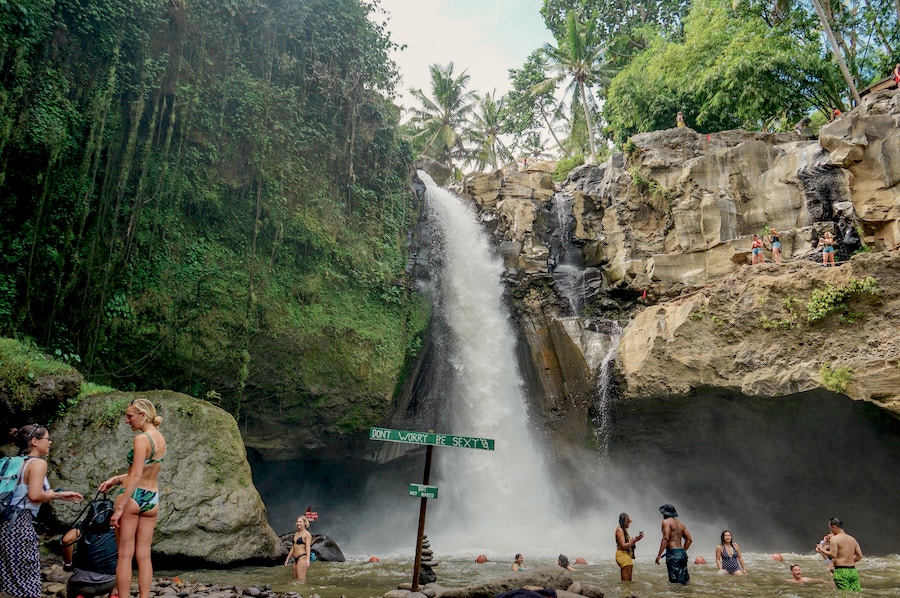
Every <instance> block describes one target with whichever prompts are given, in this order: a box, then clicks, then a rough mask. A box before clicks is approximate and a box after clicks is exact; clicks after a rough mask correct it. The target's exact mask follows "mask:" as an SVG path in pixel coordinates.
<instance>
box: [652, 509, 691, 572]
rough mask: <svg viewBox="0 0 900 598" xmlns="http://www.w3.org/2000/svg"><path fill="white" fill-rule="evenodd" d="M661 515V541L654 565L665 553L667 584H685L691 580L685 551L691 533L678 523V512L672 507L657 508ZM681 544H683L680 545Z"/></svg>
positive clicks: (689, 542)
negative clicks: (667, 574)
mask: <svg viewBox="0 0 900 598" xmlns="http://www.w3.org/2000/svg"><path fill="white" fill-rule="evenodd" d="M659 512H660V513H662V516H663V522H662V541H661V542H660V543H659V554H657V555H656V564H657V565H658V564H659V559H660V558H661V557H662V555H663V553H664V552H665V553H666V569H667V570H668V572H669V583H680V584H682V585H685V584H687V582H689V581H690V580H691V576H690V575H689V574H688V569H687V562H688V561H687V549H688V548H689V547H690V545H691V542H692V541H693V540H692V539H691V533H690V532H689V531H688V530H687V528H686V527H684V524H683V523H681V522H680V521H678V519H676V517H678V511H676V510H675V507H673V506H672V505H663V506H661V507H660V508H659ZM682 543H683V544H682Z"/></svg>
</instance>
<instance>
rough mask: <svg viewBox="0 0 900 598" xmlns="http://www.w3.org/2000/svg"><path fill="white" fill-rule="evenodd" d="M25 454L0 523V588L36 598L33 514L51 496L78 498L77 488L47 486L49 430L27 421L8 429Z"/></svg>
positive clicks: (6, 592) (38, 579) (37, 563)
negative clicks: (4, 518)
mask: <svg viewBox="0 0 900 598" xmlns="http://www.w3.org/2000/svg"><path fill="white" fill-rule="evenodd" d="M10 435H11V436H12V437H13V438H14V439H15V443H16V446H18V447H19V455H20V456H23V457H25V463H23V464H22V469H21V472H20V473H19V481H18V483H17V485H16V487H15V490H13V493H12V496H11V497H10V502H9V504H10V508H11V509H12V512H13V513H12V516H11V517H10V519H9V520H7V521H4V522H3V523H0V592H3V593H4V595H9V596H15V598H37V597H38V596H40V595H41V594H42V593H43V589H42V588H41V555H40V551H39V545H40V542H39V540H38V536H37V532H36V531H35V530H34V518H35V517H36V516H37V513H38V510H39V509H40V508H41V505H42V504H43V503H45V502H50V501H51V500H57V499H59V500H68V501H69V502H78V501H79V500H81V499H82V496H81V495H80V494H78V493H77V492H70V491H63V490H61V491H56V490H51V489H50V483H49V482H48V481H47V462H46V461H45V460H44V459H42V458H41V457H46V456H47V455H49V454H50V432H49V431H48V430H47V428H45V427H44V426H41V425H39V424H31V425H28V426H23V427H21V428H18V429H13V430H10Z"/></svg>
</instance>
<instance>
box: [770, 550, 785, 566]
mask: <svg viewBox="0 0 900 598" xmlns="http://www.w3.org/2000/svg"><path fill="white" fill-rule="evenodd" d="M772 560H773V561H780V562H782V563H783V562H784V557H783V556H781V555H780V554H778V553H777V552H776V553H775V554H773V555H772Z"/></svg>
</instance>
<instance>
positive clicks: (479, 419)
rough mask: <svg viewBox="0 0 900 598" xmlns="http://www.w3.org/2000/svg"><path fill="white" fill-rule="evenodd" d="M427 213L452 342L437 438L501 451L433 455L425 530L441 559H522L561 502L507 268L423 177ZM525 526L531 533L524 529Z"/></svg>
mask: <svg viewBox="0 0 900 598" xmlns="http://www.w3.org/2000/svg"><path fill="white" fill-rule="evenodd" d="M419 176H420V178H421V179H422V180H423V181H424V182H425V184H426V188H427V191H426V195H425V198H426V206H427V209H428V210H429V211H430V212H431V214H432V215H433V221H434V222H435V223H436V224H437V226H438V227H439V229H440V237H441V239H442V267H441V268H440V272H439V273H438V276H437V288H436V292H437V293H438V294H439V295H440V298H439V300H438V302H437V303H438V305H439V308H440V309H441V310H442V311H443V313H442V314H441V315H442V318H443V320H444V322H445V323H446V326H447V328H448V330H447V332H448V333H449V335H450V337H451V339H450V341H451V342H450V343H449V345H450V349H449V354H448V355H446V359H447V360H448V362H449V365H450V366H451V371H452V376H451V380H450V381H449V388H447V389H446V392H447V393H449V400H448V399H447V398H445V399H444V400H445V401H447V402H448V403H449V404H450V406H451V409H450V412H451V413H452V415H451V421H449V422H446V424H447V427H446V428H445V429H442V430H437V431H439V432H445V433H450V434H455V435H460V436H479V437H487V438H493V439H495V440H496V450H495V451H482V450H467V449H459V448H441V449H437V450H436V454H435V468H436V475H435V478H436V484H437V485H438V487H439V489H440V490H439V491H440V494H439V496H440V500H438V501H433V502H434V504H433V506H431V507H430V508H432V509H433V513H434V515H433V519H432V518H431V516H430V520H429V524H428V529H429V530H431V531H430V532H429V533H430V534H431V537H432V538H433V539H434V543H435V544H436V545H441V546H442V548H443V549H444V550H452V549H454V548H458V549H464V548H468V549H471V548H472V547H474V546H481V547H490V548H491V549H506V550H507V551H513V552H515V551H516V550H522V547H523V546H527V545H529V544H531V543H532V542H533V541H534V529H535V527H536V526H540V525H541V524H542V522H543V523H544V524H548V525H549V524H550V523H551V522H552V521H554V520H555V519H556V517H555V516H554V514H553V512H554V510H555V508H556V505H557V504H558V502H559V499H558V497H556V496H554V486H553V484H552V483H551V482H550V480H549V477H548V475H547V472H546V471H545V468H544V462H543V458H542V455H541V453H540V451H538V450H537V448H536V446H535V442H534V439H533V438H532V434H531V432H530V430H529V427H528V421H527V416H526V412H525V401H524V398H523V395H522V380H521V376H520V374H519V371H518V366H517V363H516V355H515V340H514V335H513V332H512V329H511V327H510V322H509V314H508V313H507V311H506V309H505V307H504V304H503V287H502V284H501V275H502V273H503V267H502V264H501V263H500V261H499V259H498V258H497V256H495V255H494V254H493V253H492V251H491V246H490V243H489V240H488V238H487V235H486V234H485V233H484V231H483V230H482V229H481V228H480V227H479V225H478V222H477V220H476V218H475V214H474V213H473V212H472V210H471V208H470V207H468V206H466V205H464V204H463V203H462V200H461V199H460V198H459V197H457V196H455V195H453V194H452V193H450V192H449V191H446V190H444V189H441V188H440V187H438V186H437V185H436V184H435V183H434V181H432V180H431V178H430V177H429V176H428V175H427V174H426V173H424V172H419ZM524 521H529V522H530V523H529V524H528V525H523V522H524Z"/></svg>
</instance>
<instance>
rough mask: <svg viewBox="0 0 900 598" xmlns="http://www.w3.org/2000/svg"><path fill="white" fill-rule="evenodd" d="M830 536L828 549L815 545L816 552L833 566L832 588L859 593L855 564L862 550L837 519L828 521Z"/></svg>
mask: <svg viewBox="0 0 900 598" xmlns="http://www.w3.org/2000/svg"><path fill="white" fill-rule="evenodd" d="M828 527H829V529H830V530H831V533H832V536H831V541H830V543H829V546H828V548H824V547H823V546H822V545H821V544H817V545H816V552H818V553H819V554H821V555H823V556H825V557H828V558H830V559H831V560H832V563H833V564H834V577H833V579H834V587H836V588H837V589H839V590H847V591H849V592H859V591H861V589H860V587H859V573H858V572H857V571H856V563H857V562H858V561H859V560H860V559H861V558H862V550H860V548H859V542H857V541H856V538H854V537H853V536H851V535H850V534H848V533H846V532H845V531H844V524H843V523H842V522H841V520H840V519H838V518H837V517H832V518H831V519H830V520H829V521H828Z"/></svg>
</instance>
